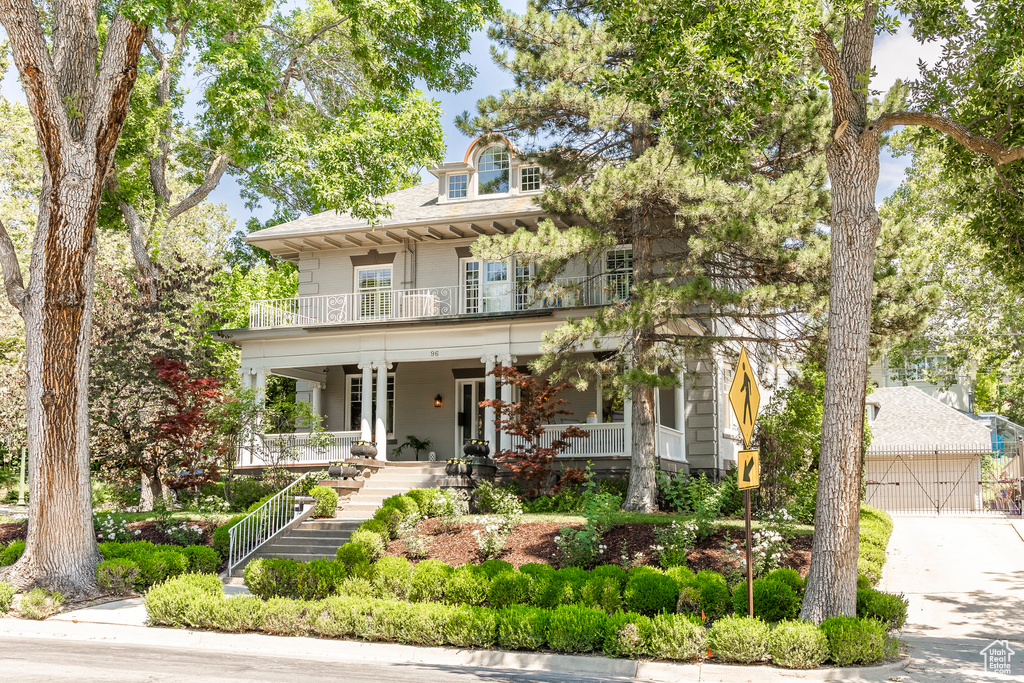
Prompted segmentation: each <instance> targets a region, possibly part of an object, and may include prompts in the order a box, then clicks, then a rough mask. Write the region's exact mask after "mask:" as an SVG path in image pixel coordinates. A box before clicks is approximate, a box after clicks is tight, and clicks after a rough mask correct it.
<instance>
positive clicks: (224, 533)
mask: <svg viewBox="0 0 1024 683" xmlns="http://www.w3.org/2000/svg"><path fill="white" fill-rule="evenodd" d="M243 519H245V515H236V516H235V517H232V518H231V519H229V520H228V522H227V524H221V525H220V526H219V527H217V528H216V529H214V530H213V549H214V550H216V551H217V554H218V555H220V557H221V559H225V560H226V559H227V557H228V552H229V550H230V547H231V528H232V527H234V526H235V525H236V524H238V523H239V522H241V521H242V520H243Z"/></svg>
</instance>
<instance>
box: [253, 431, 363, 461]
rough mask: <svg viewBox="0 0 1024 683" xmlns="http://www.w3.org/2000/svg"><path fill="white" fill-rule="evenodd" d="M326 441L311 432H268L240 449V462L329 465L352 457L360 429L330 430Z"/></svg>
mask: <svg viewBox="0 0 1024 683" xmlns="http://www.w3.org/2000/svg"><path fill="white" fill-rule="evenodd" d="M325 436H326V437H327V438H326V439H325V441H326V443H318V442H317V441H316V440H312V434H309V433H295V434H266V435H265V436H264V437H263V438H262V439H261V438H259V437H255V438H254V439H253V440H252V441H251V442H250V443H249V444H248V445H246V446H240V447H239V449H238V459H237V464H238V465H242V466H244V465H249V466H256V467H260V466H266V465H326V464H330V463H332V462H340V461H342V460H345V459H347V458H350V457H352V454H351V452H350V450H349V449H350V448H351V447H352V444H353V443H355V442H356V441H358V440H359V436H360V434H359V432H327V433H326V434H325Z"/></svg>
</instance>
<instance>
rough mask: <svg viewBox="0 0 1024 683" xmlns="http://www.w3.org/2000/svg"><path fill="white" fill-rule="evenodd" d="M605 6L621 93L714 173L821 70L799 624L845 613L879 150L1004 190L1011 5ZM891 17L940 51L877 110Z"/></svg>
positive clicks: (1013, 71) (1011, 124)
mask: <svg viewBox="0 0 1024 683" xmlns="http://www.w3.org/2000/svg"><path fill="white" fill-rule="evenodd" d="M600 4H601V5H602V6H605V7H607V9H608V12H609V13H610V14H611V15H612V20H611V23H612V24H613V27H614V28H613V31H614V32H615V34H616V35H617V36H619V37H620V38H621V39H624V40H630V41H632V42H633V43H634V44H635V46H636V48H637V49H636V53H635V57H634V59H633V60H632V61H631V63H630V64H629V65H628V66H627V67H626V68H623V69H622V70H620V72H619V73H618V74H616V77H617V81H616V86H617V87H616V88H615V89H616V91H618V92H627V93H629V94H630V95H631V96H633V97H638V98H639V99H641V100H642V101H647V102H657V103H659V104H661V105H662V106H664V107H665V110H666V121H667V127H669V128H670V129H671V130H672V132H673V137H674V141H675V142H676V144H677V147H678V148H679V149H680V150H682V151H685V152H690V153H696V155H697V156H698V158H699V159H701V161H702V162H710V165H712V166H714V165H725V166H728V165H729V162H730V161H732V162H734V161H735V159H736V157H737V155H739V154H741V153H742V150H743V149H745V147H746V146H747V145H748V144H749V140H748V139H747V138H746V137H745V136H744V135H743V132H744V131H747V130H749V129H750V127H749V122H750V121H751V120H752V118H754V117H756V116H758V115H759V114H760V113H761V112H764V111H767V110H770V109H773V108H777V107H779V106H781V105H782V104H783V103H785V102H787V101H788V100H789V99H790V98H791V97H792V96H793V95H794V94H795V93H797V92H799V91H801V90H802V89H803V88H804V87H805V85H806V81H807V79H806V78H804V77H802V76H801V62H802V61H803V59H804V55H805V54H806V49H807V44H808V43H810V44H812V45H813V47H814V50H815V53H816V55H817V57H818V59H819V60H820V63H821V65H822V73H823V76H824V79H823V81H824V83H827V88H828V90H829V93H830V95H831V108H832V121H831V125H830V126H829V129H828V132H829V138H830V141H829V144H828V147H827V148H826V152H825V156H826V159H827V163H828V171H829V179H830V182H831V191H832V206H831V215H830V220H829V226H830V228H831V232H832V240H831V282H830V289H829V307H830V308H829V318H828V352H827V359H826V366H825V406H824V413H823V418H822V422H823V424H822V441H821V453H820V478H819V485H818V501H817V514H816V517H815V520H816V524H817V533H816V534H815V536H814V545H813V549H812V556H811V568H810V573H809V575H808V582H807V592H806V594H805V597H804V601H803V608H802V612H801V616H802V617H803V618H805V619H811V620H814V621H821V620H822V619H824V618H826V617H829V616H833V615H839V614H846V615H851V614H854V613H855V610H856V578H857V546H858V529H859V505H858V503H859V498H860V478H861V464H860V463H861V456H862V443H863V441H862V433H863V425H864V393H865V386H866V376H867V364H868V349H869V343H870V323H871V316H872V306H871V303H872V284H871V282H872V277H873V275H874V273H875V258H876V244H877V242H878V238H879V234H880V231H881V228H882V223H881V221H880V220H879V216H878V211H877V209H876V206H875V190H876V187H877V184H878V173H879V152H880V149H881V147H882V145H883V144H884V141H885V135H886V133H887V132H888V131H890V130H891V129H892V128H893V127H896V126H923V127H927V128H929V129H931V130H933V131H936V133H938V134H940V135H942V136H943V138H942V139H943V140H945V141H946V144H948V145H953V146H956V148H957V149H958V150H961V151H960V152H957V154H958V155H962V158H964V157H965V158H966V159H967V160H968V161H967V163H969V164H973V165H975V166H978V167H982V168H987V169H990V172H991V173H992V174H994V175H995V176H1000V175H1001V176H1002V177H1003V178H1004V179H1006V180H1007V181H1008V182H1012V178H1016V177H1019V174H1018V173H1016V171H1014V173H1013V174H1011V175H1007V173H1005V171H1006V170H1007V169H1016V168H1017V166H1019V160H1020V159H1022V158H1024V145H1022V144H1021V143H1022V142H1024V126H1022V125H1021V124H1022V123H1024V118H1022V115H1021V110H1020V105H1021V104H1022V103H1024V101H1022V99H1021V98H1022V95H1021V91H1020V90H1019V89H1018V88H1014V87H1012V83H1009V81H1008V80H1007V79H1010V80H1012V79H1014V78H1018V79H1019V76H1020V72H1021V69H1020V57H1019V55H1020V51H1021V47H1022V44H1024V36H1022V34H1021V31H1020V30H1019V14H1020V12H1019V10H1020V8H1019V4H1018V3H1017V2H1014V1H1012V0H988V1H984V2H979V3H977V4H976V5H974V6H973V9H970V10H969V9H968V8H967V6H966V3H962V2H954V3H946V2H939V1H937V0H934V1H933V0H926V1H925V2H915V3H911V2H901V1H898V2H893V3H878V2H874V1H873V0H867V1H864V0H847V1H846V2H842V3H839V4H827V5H822V4H820V3H819V2H817V1H816V0H770V1H769V2H763V1H762V0H741V1H739V2H731V3H725V4H708V3H702V2H697V3H692V4H687V5H685V6H681V5H679V4H678V3H674V2H667V1H665V0H646V1H643V2H636V3H613V2H610V1H606V0H601V3H600ZM887 8H888V10H889V11H892V10H897V11H900V12H904V13H905V14H906V15H907V16H908V17H909V21H910V24H911V26H912V28H913V31H914V35H915V37H917V38H918V39H920V40H945V41H947V44H946V47H945V50H946V52H945V54H944V57H943V59H942V60H940V62H939V64H938V65H936V66H935V67H928V66H927V65H923V66H922V69H923V72H922V77H921V79H920V80H919V81H917V82H916V83H915V84H914V87H913V88H912V90H911V99H910V100H909V102H907V101H905V99H904V98H903V97H902V95H903V93H902V92H900V89H896V90H895V91H894V92H891V93H890V95H891V96H890V97H888V98H887V99H886V101H885V102H883V103H881V105H880V106H878V105H877V104H876V103H874V102H873V101H872V99H871V97H870V90H869V82H870V77H871V74H872V66H871V62H872V55H873V51H874V46H875V40H876V36H877V35H878V34H879V33H883V32H887V31H893V30H894V29H895V28H896V27H897V26H898V25H899V22H900V18H899V17H898V15H895V14H890V13H887ZM908 104H909V105H910V106H909V107H907V106H906V105H908ZM723 161H724V163H722V162H723ZM1011 164H1013V166H1011ZM1018 192H1019V189H1018ZM1004 218H1007V219H1008V220H1009V218H1008V217H1007V216H1005V215H1004ZM1012 220H1014V221H1015V220H1017V219H1012Z"/></svg>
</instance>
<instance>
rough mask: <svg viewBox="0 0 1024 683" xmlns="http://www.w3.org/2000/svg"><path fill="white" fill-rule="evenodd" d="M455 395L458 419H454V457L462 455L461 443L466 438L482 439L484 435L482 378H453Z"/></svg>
mask: <svg viewBox="0 0 1024 683" xmlns="http://www.w3.org/2000/svg"><path fill="white" fill-rule="evenodd" d="M455 389H456V395H457V396H458V397H459V405H458V419H457V420H456V434H455V457H457V458H461V457H462V444H463V443H464V442H465V440H466V439H482V438H483V435H484V409H483V408H481V407H480V401H482V400H483V399H484V395H485V394H484V381H483V380H482V379H459V380H455Z"/></svg>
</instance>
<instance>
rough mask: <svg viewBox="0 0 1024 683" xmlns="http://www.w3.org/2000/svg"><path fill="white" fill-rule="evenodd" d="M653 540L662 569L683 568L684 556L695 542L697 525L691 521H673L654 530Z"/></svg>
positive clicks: (684, 564) (684, 563)
mask: <svg viewBox="0 0 1024 683" xmlns="http://www.w3.org/2000/svg"><path fill="white" fill-rule="evenodd" d="M654 538H655V546H654V550H655V552H657V553H658V561H659V562H660V564H661V566H662V567H664V568H665V569H668V568H669V567H685V566H686V554H687V553H688V552H690V550H692V549H693V546H694V544H695V543H696V541H697V525H696V524H695V523H694V522H692V521H686V522H679V521H675V522H672V524H671V525H669V526H667V527H659V528H656V529H655V530H654Z"/></svg>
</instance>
